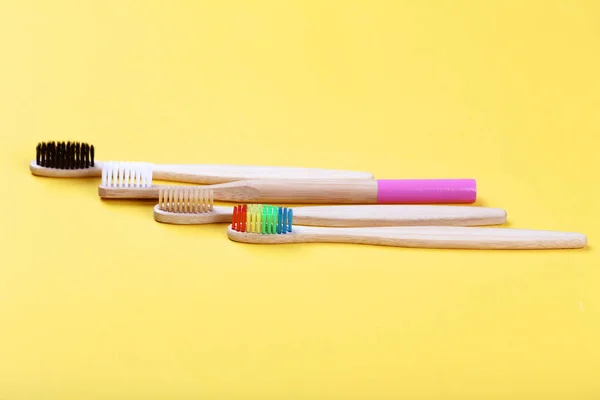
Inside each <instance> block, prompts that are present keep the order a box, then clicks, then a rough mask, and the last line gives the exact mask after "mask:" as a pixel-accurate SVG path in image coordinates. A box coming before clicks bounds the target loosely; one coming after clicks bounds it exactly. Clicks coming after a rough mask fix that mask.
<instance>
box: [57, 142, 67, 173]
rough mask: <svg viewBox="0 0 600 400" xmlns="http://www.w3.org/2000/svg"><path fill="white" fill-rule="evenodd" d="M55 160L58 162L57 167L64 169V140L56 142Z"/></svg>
mask: <svg viewBox="0 0 600 400" xmlns="http://www.w3.org/2000/svg"><path fill="white" fill-rule="evenodd" d="M56 161H57V162H58V168H60V169H65V161H66V160H65V142H59V143H58V149H57V152H56Z"/></svg>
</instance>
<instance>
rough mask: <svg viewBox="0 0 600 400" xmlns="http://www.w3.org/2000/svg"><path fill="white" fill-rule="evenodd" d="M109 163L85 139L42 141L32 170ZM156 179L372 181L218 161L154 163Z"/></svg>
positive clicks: (69, 172) (363, 175)
mask: <svg viewBox="0 0 600 400" xmlns="http://www.w3.org/2000/svg"><path fill="white" fill-rule="evenodd" d="M106 163H107V162H103V161H96V160H95V149H94V146H93V145H90V144H88V143H82V142H55V141H53V142H42V143H39V144H38V145H37V147H36V156H35V160H33V161H31V163H30V165H29V169H30V170H31V173H32V174H33V175H37V176H45V177H52V178H86V177H101V176H102V167H103V165H104V164H106ZM139 165H145V166H146V167H149V168H151V171H152V174H153V176H154V178H155V179H157V180H162V181H169V182H181V183H197V184H217V183H226V182H235V181H240V180H246V179H357V180H365V179H367V180H370V179H373V174H371V173H369V172H362V171H350V170H332V169H320V168H300V167H270V166H246V165H219V164H151V163H139Z"/></svg>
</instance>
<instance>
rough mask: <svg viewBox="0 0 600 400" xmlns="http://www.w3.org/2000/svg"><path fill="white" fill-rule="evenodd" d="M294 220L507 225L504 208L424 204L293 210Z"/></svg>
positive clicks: (327, 223)
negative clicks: (505, 223)
mask: <svg viewBox="0 0 600 400" xmlns="http://www.w3.org/2000/svg"><path fill="white" fill-rule="evenodd" d="M293 212H294V221H295V222H296V223H298V224H300V225H314V226H354V227H360V226H371V227H374V226H411V225H414V226H424V225H437V226H474V225H500V224H503V223H504V222H506V211H505V210H503V209H501V208H490V207H469V206H436V205H434V206H421V205H355V206H312V207H295V208H293Z"/></svg>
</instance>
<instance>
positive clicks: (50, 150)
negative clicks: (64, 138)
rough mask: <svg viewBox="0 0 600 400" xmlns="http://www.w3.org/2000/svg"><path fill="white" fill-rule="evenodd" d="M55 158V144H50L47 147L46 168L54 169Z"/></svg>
mask: <svg viewBox="0 0 600 400" xmlns="http://www.w3.org/2000/svg"><path fill="white" fill-rule="evenodd" d="M55 156H56V143H54V142H50V144H49V145H48V160H47V163H46V164H47V165H46V166H47V167H50V168H56V166H55V165H54V158H55Z"/></svg>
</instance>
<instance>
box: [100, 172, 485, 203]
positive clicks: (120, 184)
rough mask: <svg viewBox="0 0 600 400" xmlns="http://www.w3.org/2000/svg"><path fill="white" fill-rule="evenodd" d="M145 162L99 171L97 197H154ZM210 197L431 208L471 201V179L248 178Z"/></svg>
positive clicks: (473, 190) (217, 187) (156, 188)
mask: <svg viewBox="0 0 600 400" xmlns="http://www.w3.org/2000/svg"><path fill="white" fill-rule="evenodd" d="M152 174H153V168H152V167H151V165H149V164H138V163H116V164H105V165H104V166H103V168H102V184H101V185H100V186H99V187H98V195H99V196H100V197H102V198H120V199H158V197H159V191H160V188H161V187H164V186H156V185H152ZM204 188H206V189H212V190H213V193H214V199H215V200H219V201H235V202H246V203H249V202H251V203H267V202H268V203H296V204H302V203H305V204H417V203H420V204H437V203H446V204H449V203H474V202H475V200H476V194H477V188H476V182H475V180H474V179H422V180H419V179H406V180H402V179H397V180H374V179H254V180H243V181H236V182H228V183H222V184H216V185H210V186H205V187H204Z"/></svg>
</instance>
